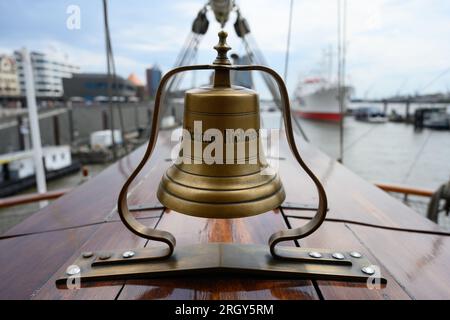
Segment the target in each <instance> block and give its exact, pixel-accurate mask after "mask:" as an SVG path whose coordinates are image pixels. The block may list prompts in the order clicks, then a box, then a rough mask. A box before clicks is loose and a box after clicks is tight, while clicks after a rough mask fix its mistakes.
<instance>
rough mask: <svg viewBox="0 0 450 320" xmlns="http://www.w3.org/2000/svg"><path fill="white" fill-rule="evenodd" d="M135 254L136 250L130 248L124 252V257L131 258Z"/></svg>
mask: <svg viewBox="0 0 450 320" xmlns="http://www.w3.org/2000/svg"><path fill="white" fill-rule="evenodd" d="M134 255H135V252H134V251H131V250H128V251H125V252H124V253H122V257H124V258H125V259H127V258H131V257H133V256H134Z"/></svg>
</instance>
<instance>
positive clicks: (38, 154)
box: [22, 48, 48, 208]
mask: <svg viewBox="0 0 450 320" xmlns="http://www.w3.org/2000/svg"><path fill="white" fill-rule="evenodd" d="M22 60H23V65H24V71H25V72H24V73H25V91H26V96H27V109H28V117H29V120H30V129H31V141H32V147H33V160H34V168H35V174H36V186H37V191H38V193H45V192H47V184H46V181H45V170H44V161H43V153H42V143H41V132H40V129H39V117H38V112H37V106H36V93H35V90H34V78H33V69H32V65H31V58H30V55H29V53H28V50H27V49H26V48H23V49H22ZM47 203H48V202H47V201H41V202H40V203H39V205H40V207H41V208H43V207H45V206H46V205H47Z"/></svg>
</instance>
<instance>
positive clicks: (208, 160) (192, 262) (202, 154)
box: [57, 31, 386, 284]
mask: <svg viewBox="0 0 450 320" xmlns="http://www.w3.org/2000/svg"><path fill="white" fill-rule="evenodd" d="M226 36H227V34H226V33H225V32H223V31H222V32H220V33H219V39H220V40H219V44H218V45H217V46H215V47H214V48H215V49H216V50H217V52H218V55H217V58H216V60H215V61H214V63H213V64H211V65H195V66H184V67H178V68H175V69H173V70H171V71H169V72H168V73H167V74H166V75H164V77H163V78H162V79H161V83H160V85H159V88H158V91H157V93H156V98H155V108H154V113H153V121H152V127H151V132H150V139H149V143H148V146H147V150H146V152H145V155H144V157H143V158H142V160H141V162H140V163H139V165H138V166H137V168H136V169H135V170H134V171H133V173H132V174H131V175H130V177H129V178H128V179H127V181H126V182H125V184H124V186H123V188H122V190H121V192H120V194H119V198H118V212H119V215H120V218H121V219H122V221H123V223H124V224H125V225H126V226H127V227H128V228H129V229H130V230H131V231H132V232H134V233H135V234H137V235H139V236H141V237H143V238H146V239H149V240H152V241H158V242H163V243H165V244H166V246H164V247H149V248H136V249H133V250H127V251H121V252H114V253H107V255H106V258H104V257H105V253H95V254H91V255H90V256H89V257H86V256H81V257H80V258H79V259H78V260H77V261H75V265H76V266H77V267H78V272H79V275H80V277H81V280H82V281H90V280H111V279H128V278H136V277H159V276H164V275H189V274H193V275H198V274H199V273H200V274H203V273H205V272H214V273H221V272H232V273H236V272H238V273H247V274H254V273H256V274H260V275H268V276H274V277H276V276H283V277H286V276H289V277H293V276H295V277H301V278H315V279H324V280H348V281H367V279H368V277H370V275H371V274H372V273H370V272H368V271H367V266H370V265H371V263H370V261H368V260H367V259H366V258H364V257H361V256H359V257H358V258H354V257H352V255H351V254H350V251H349V252H347V253H345V254H343V253H339V255H337V254H336V253H335V251H332V250H329V249H320V250H319V249H314V250H313V249H308V248H292V247H286V246H278V244H279V243H280V242H284V241H292V240H296V239H301V238H303V237H306V236H308V235H310V234H311V233H313V232H314V231H315V230H317V228H319V226H320V225H321V224H322V222H323V221H324V220H325V217H326V213H327V198H326V194H325V191H324V189H323V187H322V185H321V183H320V181H319V180H318V179H317V178H316V176H315V175H314V174H313V173H312V172H311V170H310V169H309V168H308V167H307V166H306V164H305V163H304V162H303V160H302V158H301V157H300V154H299V152H298V150H297V147H296V145H295V140H294V134H293V130H292V125H291V114H290V107H289V98H288V94H287V90H286V87H285V85H284V83H283V80H282V78H281V77H280V76H279V75H278V74H277V73H276V72H275V71H273V70H272V69H270V68H268V67H265V66H258V65H249V66H240V65H231V64H230V61H229V60H228V58H227V51H228V50H229V49H230V48H229V47H228V46H227V45H226V43H225V39H226ZM208 69H209V70H214V72H215V74H214V83H213V85H212V86H207V87H202V88H199V89H194V90H189V91H187V92H186V97H185V110H184V123H183V128H184V130H183V141H182V144H181V145H182V148H181V150H180V153H179V156H178V159H177V161H176V163H175V164H174V165H172V166H171V167H170V168H169V169H168V170H167V171H166V172H165V174H164V176H163V177H162V180H161V183H160V185H159V188H158V192H157V196H158V199H159V201H160V202H161V203H162V204H163V206H164V207H166V208H170V209H173V210H175V211H177V212H180V213H184V214H188V215H193V216H198V217H205V218H224V219H225V218H239V217H245V216H251V215H256V214H260V213H264V212H266V211H270V210H271V209H274V208H277V207H280V208H283V206H282V205H281V204H282V202H283V201H284V199H285V192H284V189H283V186H282V184H281V181H280V178H279V176H278V175H277V174H265V170H266V169H267V168H268V164H267V162H266V160H265V158H264V154H263V152H262V150H261V139H260V135H259V134H258V133H259V127H260V116H259V106H258V95H257V94H256V92H254V91H252V90H249V89H246V88H242V87H236V86H232V85H231V84H230V71H232V70H233V71H235V72H239V71H250V70H258V71H262V72H265V73H267V74H269V75H271V76H272V77H273V78H274V80H275V81H276V83H277V84H278V87H279V90H280V97H281V105H282V106H283V111H284V112H283V117H284V124H285V128H286V130H285V133H286V138H287V142H288V143H289V146H290V149H291V151H292V154H293V156H294V157H295V159H296V160H297V162H298V164H299V165H300V166H301V167H302V168H303V170H304V171H305V172H306V173H307V174H308V176H309V177H310V178H311V180H312V181H313V182H314V184H315V185H316V188H317V192H318V197H319V203H318V207H317V209H316V213H315V215H314V216H313V217H312V219H311V220H309V221H308V222H307V223H306V224H304V225H303V226H301V227H298V228H293V229H286V230H280V231H278V232H275V233H274V234H272V235H271V236H270V237H269V241H268V244H269V245H268V246H264V245H253V244H231V243H204V244H198V245H193V246H183V247H181V248H179V249H177V250H176V252H174V251H175V244H176V240H175V237H174V236H173V235H172V234H171V233H170V232H168V231H163V230H157V229H154V228H150V227H147V226H145V225H144V224H142V223H141V222H140V221H138V220H137V219H136V218H135V217H134V216H133V214H132V211H133V209H132V208H130V207H129V206H128V203H127V193H128V188H129V186H130V184H131V183H132V181H133V180H134V179H135V178H136V176H137V175H138V174H139V172H140V171H141V169H142V168H143V167H144V165H145V164H146V162H147V160H148V159H149V158H150V156H151V154H152V152H153V149H154V148H155V145H156V140H157V138H158V125H159V112H160V102H161V95H162V92H163V90H164V87H165V85H166V84H167V82H168V80H169V79H170V78H171V77H172V76H174V75H175V74H177V73H180V72H184V71H190V70H208ZM199 125H200V127H199ZM227 132H228V133H229V132H231V135H227ZM221 137H222V138H221ZM230 137H231V138H230ZM233 142H234V143H233ZM230 146H231V147H230ZM255 149H256V150H257V151H256V152H255ZM221 151H222V152H221ZM239 151H240V152H239ZM270 173H271V172H270ZM297 208H298V209H300V208H303V209H308V210H311V208H310V207H297ZM137 210H139V211H141V210H145V209H144V208H143V207H142V206H138V208H137ZM280 219H281V217H280ZM316 250H319V251H316ZM269 252H270V254H271V256H272V258H270V256H269V255H268V253H269ZM294 261H295V262H296V263H293V262H294ZM369 270H371V269H369ZM72 275H73V271H72V270H69V271H67V272H66V274H65V275H64V276H63V277H61V278H59V279H58V280H57V283H65V284H67V283H68V280H69V279H70V277H71V276H72ZM381 281H382V283H385V282H386V280H385V279H383V278H382V279H381Z"/></svg>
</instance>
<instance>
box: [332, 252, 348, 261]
mask: <svg viewBox="0 0 450 320" xmlns="http://www.w3.org/2000/svg"><path fill="white" fill-rule="evenodd" d="M332 257H333V258H335V259H338V260H343V259H344V258H345V256H344V255H343V254H342V253H340V252H335V253H333V254H332Z"/></svg>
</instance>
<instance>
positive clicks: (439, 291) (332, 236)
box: [0, 134, 450, 299]
mask: <svg viewBox="0 0 450 320" xmlns="http://www.w3.org/2000/svg"><path fill="white" fill-rule="evenodd" d="M298 142H299V147H300V152H301V154H302V156H303V157H304V159H305V161H306V163H307V164H308V165H309V166H310V167H311V168H312V170H313V171H314V172H315V174H316V175H317V176H318V177H319V179H320V180H321V181H322V183H323V184H324V186H325V189H326V191H327V194H328V198H329V208H330V211H329V214H328V218H329V219H330V220H328V221H327V222H325V223H324V224H323V225H322V227H321V228H320V229H319V230H318V231H317V232H316V233H314V234H313V235H311V236H309V237H308V238H306V239H304V240H302V241H301V242H300V245H301V246H305V247H325V248H334V249H336V250H358V251H360V252H362V253H363V254H365V255H367V256H368V257H369V258H370V259H371V261H372V262H373V263H375V264H377V265H379V266H381V272H382V274H383V275H384V276H385V277H386V278H387V280H388V285H387V286H386V287H385V288H384V289H381V290H369V289H368V288H367V287H366V285H365V284H349V283H344V282H329V281H310V280H261V279H252V278H249V277H247V278H230V277H224V278H215V279H208V278H202V277H199V278H183V279H158V280H133V281H114V282H108V283H106V282H102V283H97V284H91V285H89V286H88V287H85V288H82V289H79V290H63V289H57V288H56V286H55V279H56V278H57V276H58V275H59V274H61V273H62V272H63V271H64V270H65V269H66V268H67V266H68V265H70V264H71V263H72V262H73V261H74V260H75V259H76V258H77V257H78V256H79V255H80V254H81V252H83V251H94V250H112V249H130V248H135V247H144V246H151V245H154V244H153V243H148V242H147V241H146V240H144V239H141V238H138V237H137V236H135V235H134V234H132V233H131V232H130V231H129V230H128V229H126V228H125V226H124V225H122V223H121V222H120V220H119V217H118V215H117V211H116V209H115V207H116V198H117V195H118V192H119V190H120V188H121V186H122V184H123V182H124V181H125V179H126V177H127V176H128V175H129V174H130V173H131V171H132V169H133V168H134V167H135V166H136V164H137V162H138V161H139V160H140V158H141V156H142V154H143V149H144V148H143V147H141V148H140V149H138V150H137V151H135V152H133V153H132V154H131V155H129V156H128V157H126V158H124V159H122V160H120V161H119V162H117V163H116V164H114V165H112V166H111V167H109V168H108V169H107V170H105V171H104V172H102V173H101V174H100V175H98V176H97V177H95V178H94V179H92V180H90V181H88V182H86V183H85V184H83V185H82V186H80V187H78V188H76V189H75V190H73V191H72V192H70V193H69V194H67V195H65V196H63V197H62V198H60V199H58V200H56V201H54V202H53V203H52V204H51V205H50V206H48V207H46V208H45V209H43V210H41V211H40V212H38V213H36V214H34V215H32V216H31V217H30V218H28V219H27V220H25V221H24V222H23V223H21V224H19V225H17V226H15V227H14V228H12V229H11V230H9V231H8V232H7V233H6V234H4V235H3V239H2V240H0V261H1V272H0V298H2V299H12V298H19V299H91V298H95V299H322V298H323V299H431V298H435V299H449V298H450V273H449V265H450V239H449V237H448V236H439V235H433V234H424V233H417V232H405V231H398V230H391V229H384V228H382V227H383V226H385V227H395V228H408V229H421V230H431V231H433V230H435V231H439V228H438V226H437V225H435V224H434V223H432V222H430V221H428V220H426V219H425V218H423V217H421V216H419V215H418V214H416V213H415V212H413V211H411V210H410V209H409V208H408V207H406V206H404V205H403V204H402V203H400V202H398V201H397V200H395V199H393V198H392V197H390V196H389V195H388V194H386V193H385V192H383V191H381V190H379V189H378V188H376V187H374V186H373V185H371V184H369V183H367V182H366V181H364V180H362V179H361V178H359V177H358V176H356V175H355V174H353V173H352V172H350V171H349V170H348V169H346V168H345V167H343V166H342V165H340V164H338V163H336V162H335V161H332V160H330V159H329V158H328V157H327V156H325V155H324V154H322V153H321V152H320V151H318V150H317V149H316V148H314V147H313V146H310V145H308V144H306V143H304V142H301V141H298ZM158 144H159V145H158V146H157V149H156V152H155V155H154V157H153V159H152V160H151V162H150V163H149V164H147V166H146V168H145V169H144V173H143V174H142V175H141V179H140V181H139V183H138V184H137V185H136V186H135V188H134V189H133V190H132V191H131V194H130V197H129V202H130V204H142V203H145V204H157V203H158V202H157V200H156V196H155V191H156V188H157V185H158V183H159V179H160V177H161V175H162V173H163V172H164V170H165V169H166V168H167V167H168V166H169V165H170V162H169V161H166V158H168V152H169V151H168V150H169V144H168V143H167V135H165V134H163V135H162V136H161V138H160V141H159V142H158ZM281 157H283V158H285V160H281V161H280V173H281V177H282V181H283V184H284V186H285V189H286V191H287V199H286V201H287V202H295V203H302V204H311V205H313V204H315V203H316V200H317V199H316V194H315V190H314V188H313V185H312V183H311V182H310V181H309V180H308V179H307V177H306V175H305V174H304V173H303V172H301V169H300V167H299V166H298V165H297V164H296V163H295V162H293V161H292V159H291V157H290V153H289V151H288V148H287V147H286V146H285V145H282V150H281ZM138 180H139V179H138ZM137 214H138V216H139V217H140V218H141V219H142V221H145V223H146V224H148V225H153V226H158V228H160V229H163V230H168V231H170V232H172V233H173V234H174V235H175V236H176V238H177V243H178V244H193V243H198V242H217V241H220V242H240V243H257V244H266V243H267V239H268V237H269V235H270V234H271V233H273V232H275V231H277V230H280V229H284V228H287V227H288V225H290V226H292V227H296V226H298V225H301V224H302V223H304V222H305V221H306V220H305V219H307V218H308V217H310V216H311V214H312V213H311V212H308V211H298V210H284V211H283V212H280V211H273V212H268V213H265V214H262V215H259V216H255V217H251V218H244V219H235V220H213V219H202V218H195V217H189V216H185V215H182V214H179V213H176V212H161V211H146V212H140V213H137ZM5 236H10V237H9V238H5ZM291 245H295V244H294V243H291Z"/></svg>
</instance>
